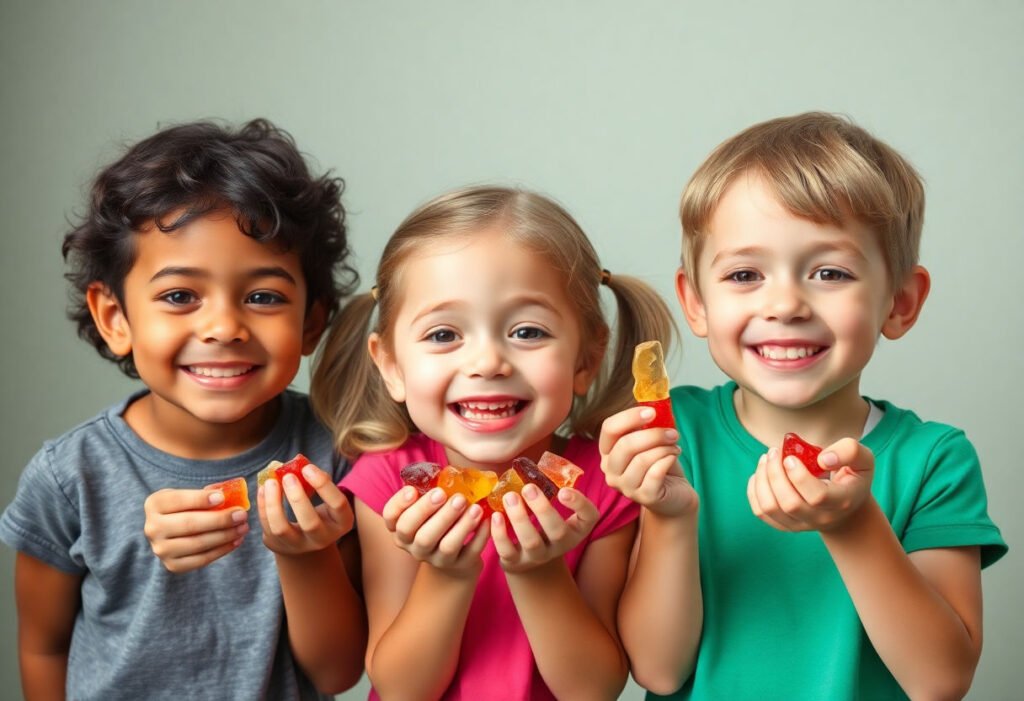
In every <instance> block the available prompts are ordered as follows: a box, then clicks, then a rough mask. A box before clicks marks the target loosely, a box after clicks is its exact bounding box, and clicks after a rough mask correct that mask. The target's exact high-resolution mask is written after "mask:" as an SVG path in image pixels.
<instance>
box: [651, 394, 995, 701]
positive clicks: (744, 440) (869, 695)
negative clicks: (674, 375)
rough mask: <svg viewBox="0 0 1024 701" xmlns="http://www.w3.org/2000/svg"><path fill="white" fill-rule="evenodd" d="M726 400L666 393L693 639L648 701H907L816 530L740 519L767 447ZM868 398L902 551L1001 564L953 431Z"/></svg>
mask: <svg viewBox="0 0 1024 701" xmlns="http://www.w3.org/2000/svg"><path fill="white" fill-rule="evenodd" d="M735 389H736V384H735V383H732V382H730V383H728V384H726V385H723V386H720V387H716V388H714V389H711V390H706V389H700V388H697V387H676V388H675V389H673V390H672V409H673V412H674V414H675V418H676V423H677V424H678V428H679V433H680V437H679V445H680V447H681V448H682V451H683V453H682V456H681V460H682V463H683V469H684V470H685V472H686V476H687V478H689V479H690V481H691V482H692V484H693V486H694V488H695V489H696V490H697V493H698V494H699V495H700V498H701V508H700V521H699V527H700V535H699V540H700V567H701V585H702V587H703V593H704V632H703V636H702V638H701V644H700V650H699V652H698V656H697V666H696V669H695V671H694V673H693V676H691V677H690V679H689V681H688V682H687V683H686V685H685V686H684V687H683V688H682V689H681V690H679V691H678V692H676V693H675V694H674V695H672V696H669V697H660V696H657V695H654V694H648V698H673V699H701V700H703V699H709V700H714V701H721V700H722V699H728V700H729V701H744V700H745V699H785V700H786V701H800V700H801V699H807V701H821V699H829V701H838V700H841V699H870V700H871V701H876V700H879V699H894V698H895V699H902V698H906V695H905V694H904V693H903V692H902V690H901V689H900V687H899V685H898V684H897V683H896V680H895V679H894V678H893V676H892V675H891V674H890V673H889V671H888V670H887V669H886V667H885V665H884V664H883V663H882V661H881V660H880V659H879V657H878V655H877V653H876V652H875V650H874V648H873V647H872V645H871V643H870V641H869V640H868V638H867V635H866V634H865V632H864V628H863V627H862V626H861V623H860V619H859V618H858V617H857V612H856V610H854V607H853V602H852V601H851V599H850V596H849V594H848V593H847V591H846V588H845V587H844V586H843V582H842V580H841V579H840V577H839V573H838V571H837V570H836V567H835V564H834V563H833V561H832V559H831V557H830V556H829V554H828V551H827V550H826V549H825V546H824V544H823V543H822V540H821V537H820V536H819V535H818V533H816V532H803V533H785V532H782V531H778V530H776V529H774V528H772V527H771V526H769V525H768V524H766V523H764V522H762V521H761V520H759V519H758V518H757V517H756V516H754V515H753V513H752V512H751V509H750V504H749V502H748V501H747V480H748V479H749V477H750V475H751V474H752V473H753V472H754V470H755V468H756V466H757V461H758V458H759V457H760V456H761V455H762V454H763V453H765V452H767V447H766V446H764V445H762V444H761V443H760V442H758V441H757V440H756V439H755V438H754V437H753V436H751V435H750V434H749V433H748V432H747V431H746V429H744V428H743V426H742V424H740V422H739V420H738V419H737V417H736V411H735V407H734V405H733V400H732V397H733V392H734V391H735ZM869 401H872V402H873V403H874V404H875V405H877V406H878V407H879V408H881V409H882V410H883V411H884V412H885V414H884V416H883V417H882V419H881V421H880V422H879V423H878V425H877V426H875V428H874V429H873V430H872V431H871V432H870V433H869V434H868V435H867V436H866V437H864V438H863V439H862V442H863V444H864V445H866V446H867V447H868V448H870V449H871V451H872V452H873V453H874V454H875V476H874V481H873V483H872V487H871V491H872V494H873V495H874V497H875V499H876V501H877V502H878V503H879V505H880V506H881V508H882V511H883V512H884V513H885V515H886V516H887V517H888V519H889V521H890V523H891V524H892V527H893V530H894V531H895V533H896V535H897V537H898V538H899V540H900V542H901V543H902V544H903V547H904V549H905V550H906V551H907V552H911V551H914V550H924V549H928V548H945V547H955V546H968V545H977V546H980V547H981V564H982V567H985V566H988V565H990V564H992V563H993V562H995V561H996V560H998V559H999V558H1000V557H1002V556H1003V554H1005V553H1006V549H1007V548H1006V545H1005V543H1004V542H1003V539H1002V537H1001V536H1000V533H999V529H998V528H997V527H996V526H995V525H994V524H993V523H992V521H991V519H990V518H989V517H988V512H987V499H986V496H985V486H984V484H983V483H982V479H981V468H980V466H979V464H978V457H977V454H976V453H975V451H974V448H973V446H972V445H971V443H970V442H969V441H968V440H967V438H966V437H965V436H964V434H963V432H962V431H960V430H958V429H956V428H953V427H951V426H946V425H943V424H938V423H931V422H922V421H921V420H920V419H919V418H918V417H917V416H916V415H915V414H913V413H912V412H910V411H906V410H903V409H898V408H896V407H894V406H893V405H892V404H889V403H888V402H884V401H875V400H869Z"/></svg>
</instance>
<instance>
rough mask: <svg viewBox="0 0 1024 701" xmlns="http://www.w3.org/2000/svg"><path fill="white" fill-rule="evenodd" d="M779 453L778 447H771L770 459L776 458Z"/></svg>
mask: <svg viewBox="0 0 1024 701" xmlns="http://www.w3.org/2000/svg"><path fill="white" fill-rule="evenodd" d="M778 454H779V449H778V448H769V449H768V459H769V460H774V459H775V456H776V455H778Z"/></svg>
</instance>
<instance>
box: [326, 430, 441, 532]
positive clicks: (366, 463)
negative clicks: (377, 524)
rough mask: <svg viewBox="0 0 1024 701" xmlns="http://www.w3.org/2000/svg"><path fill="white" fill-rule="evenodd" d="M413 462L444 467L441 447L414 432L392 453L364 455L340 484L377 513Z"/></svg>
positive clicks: (398, 486) (369, 453) (400, 484)
mask: <svg viewBox="0 0 1024 701" xmlns="http://www.w3.org/2000/svg"><path fill="white" fill-rule="evenodd" d="M413 462H436V463H438V464H441V465H443V464H445V462H446V459H445V453H444V448H443V447H442V446H441V445H440V444H439V443H438V442H437V441H434V440H432V439H430V438H427V437H426V436H424V435H423V434H419V433H414V434H412V435H410V436H409V438H408V439H406V441H405V443H403V444H402V445H400V446H399V447H397V448H393V449H391V450H382V451H375V452H367V453H363V454H362V455H360V456H359V458H358V459H357V460H356V461H355V463H354V464H353V465H352V471H351V472H349V473H348V474H347V475H346V476H345V479H343V480H342V482H341V485H342V487H344V488H345V489H346V490H348V491H349V492H351V493H352V494H354V495H355V496H356V497H358V498H359V499H361V500H362V501H363V502H365V503H366V504H367V505H368V506H370V507H371V508H373V509H374V510H375V511H377V512H380V510H381V508H383V506H384V503H385V502H387V500H388V499H390V498H391V497H392V496H393V495H394V493H395V492H397V491H398V490H399V489H400V488H401V486H402V479H401V476H400V474H399V473H400V472H401V469H402V468H403V467H405V466H406V465H408V464H409V463H413Z"/></svg>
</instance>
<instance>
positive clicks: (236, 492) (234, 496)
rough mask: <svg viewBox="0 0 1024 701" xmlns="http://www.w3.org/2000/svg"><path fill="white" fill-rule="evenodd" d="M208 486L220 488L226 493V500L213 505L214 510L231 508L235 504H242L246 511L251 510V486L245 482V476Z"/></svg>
mask: <svg viewBox="0 0 1024 701" xmlns="http://www.w3.org/2000/svg"><path fill="white" fill-rule="evenodd" d="M206 488H207V489H219V490H220V491H221V492H222V493H223V494H224V501H222V502H221V503H220V504H218V505H217V506H215V507H213V510H214V511H220V510H221V509H230V508H232V507H235V506H241V507H242V508H243V509H245V510H246V511H248V510H249V486H248V485H247V484H246V483H245V478H244V477H235V478H234V479H230V480H227V481H226V482H218V483H217V484H211V485H209V486H208V487H206Z"/></svg>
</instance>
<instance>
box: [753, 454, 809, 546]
mask: <svg viewBox="0 0 1024 701" xmlns="http://www.w3.org/2000/svg"><path fill="white" fill-rule="evenodd" d="M781 456H782V453H781V451H780V450H779V449H778V448H771V449H770V450H769V451H768V454H767V455H764V456H762V459H761V461H759V462H758V468H757V471H756V472H755V473H754V477H755V479H754V488H755V490H756V492H757V501H758V503H759V504H760V505H761V508H762V510H763V516H762V520H766V521H769V520H770V521H772V522H773V524H774V523H777V524H780V525H781V526H782V527H783V530H798V529H799V524H798V523H797V521H796V520H794V518H793V517H792V515H791V513H795V512H796V511H797V509H798V508H799V505H798V504H797V503H796V501H795V499H794V495H795V494H796V491H795V490H794V489H793V486H792V485H791V484H790V483H789V479H788V478H787V477H786V475H785V470H784V469H783V467H782V464H781ZM776 489H778V490H779V491H778V492H776ZM780 499H781V500H783V501H784V504H785V506H784V505H783V501H780ZM796 499H799V497H798V496H797V497H796ZM787 509H788V511H787Z"/></svg>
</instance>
